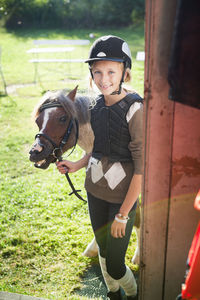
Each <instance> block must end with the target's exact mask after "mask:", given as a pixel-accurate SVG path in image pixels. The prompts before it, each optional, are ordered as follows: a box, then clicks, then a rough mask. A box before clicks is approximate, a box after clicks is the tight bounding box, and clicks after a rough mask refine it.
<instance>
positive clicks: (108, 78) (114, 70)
mask: <svg viewBox="0 0 200 300" xmlns="http://www.w3.org/2000/svg"><path fill="white" fill-rule="evenodd" d="M122 72H123V63H120V62H116V61H105V60H101V61H97V62H94V63H93V65H92V74H93V80H94V83H95V84H96V86H97V87H98V89H99V90H100V92H101V93H102V94H103V95H104V96H107V95H110V94H111V93H113V92H114V91H116V90H118V89H119V84H120V81H121V78H122Z"/></svg>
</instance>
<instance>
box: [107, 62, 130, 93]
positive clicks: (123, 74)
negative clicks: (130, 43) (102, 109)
mask: <svg viewBox="0 0 200 300" xmlns="http://www.w3.org/2000/svg"><path fill="white" fill-rule="evenodd" d="M125 72H126V65H125V63H124V70H123V73H122V78H121V80H120V84H119V89H118V91H114V92H112V93H111V94H110V95H119V94H121V91H122V83H123V82H124V76H125Z"/></svg>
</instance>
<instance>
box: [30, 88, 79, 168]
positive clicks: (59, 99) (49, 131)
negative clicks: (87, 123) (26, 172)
mask: <svg viewBox="0 0 200 300" xmlns="http://www.w3.org/2000/svg"><path fill="white" fill-rule="evenodd" d="M76 91H77V87H76V88H75V89H74V90H72V91H71V92H70V93H69V94H68V95H66V93H65V91H48V92H47V93H45V95H44V96H43V97H42V99H41V101H40V102H39V104H38V105H37V106H36V107H35V109H34V113H33V116H34V119H35V122H36V124H37V126H38V128H39V134H37V135H36V139H35V142H34V144H33V145H32V147H31V149H30V152H29V154H30V157H29V159H30V161H32V162H34V163H35V164H34V165H35V167H37V168H41V169H47V168H48V167H49V165H50V164H51V163H54V162H55V161H56V160H57V155H56V152H55V151H61V152H62V153H64V152H65V151H67V150H68V149H70V148H72V147H73V146H74V145H75V144H76V141H77V131H78V128H77V126H76V124H77V123H76V119H77V115H76V109H75V105H74V101H75V97H76ZM69 127H70V128H71V129H70V134H69V135H68V139H67V142H66V143H65V144H64V145H63V146H62V148H61V147H60V145H61V142H62V141H63V137H64V136H66V134H67V131H68V130H69ZM62 153H59V155H62Z"/></svg>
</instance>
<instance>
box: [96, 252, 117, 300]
mask: <svg viewBox="0 0 200 300" xmlns="http://www.w3.org/2000/svg"><path fill="white" fill-rule="evenodd" d="M99 263H100V266H101V272H102V275H103V278H104V281H105V284H106V286H107V289H108V291H109V292H112V293H116V292H118V291H119V283H118V281H117V280H115V279H114V278H112V277H111V276H110V275H109V274H108V272H107V268H106V259H105V258H104V257H101V256H100V254H99ZM110 299H118V298H110ZM119 299H120V298H119Z"/></svg>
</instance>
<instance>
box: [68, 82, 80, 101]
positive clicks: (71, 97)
mask: <svg viewBox="0 0 200 300" xmlns="http://www.w3.org/2000/svg"><path fill="white" fill-rule="evenodd" d="M77 89H78V85H77V86H76V87H75V89H73V90H72V91H71V92H69V94H68V95H67V97H69V99H71V100H72V101H74V100H75V97H76V92H77Z"/></svg>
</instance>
